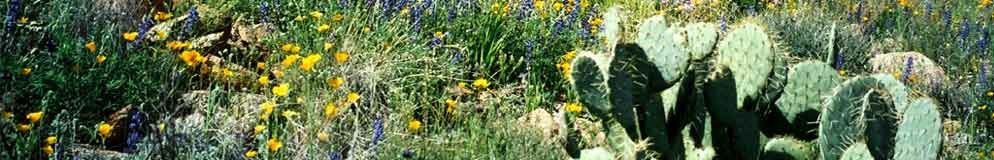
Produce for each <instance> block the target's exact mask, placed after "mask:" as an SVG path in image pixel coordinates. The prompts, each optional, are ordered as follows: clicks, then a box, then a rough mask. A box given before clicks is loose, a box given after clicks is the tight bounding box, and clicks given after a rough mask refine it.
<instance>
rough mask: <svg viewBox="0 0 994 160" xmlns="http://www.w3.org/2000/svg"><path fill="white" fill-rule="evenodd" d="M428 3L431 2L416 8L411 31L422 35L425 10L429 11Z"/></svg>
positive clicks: (412, 17) (412, 13) (412, 16)
mask: <svg viewBox="0 0 994 160" xmlns="http://www.w3.org/2000/svg"><path fill="white" fill-rule="evenodd" d="M428 3H431V2H426V3H424V4H422V5H421V6H418V7H414V10H412V11H411V17H410V18H411V20H410V21H411V31H413V32H414V33H421V17H422V15H423V14H424V10H425V9H427V7H428Z"/></svg>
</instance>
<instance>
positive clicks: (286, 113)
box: [283, 110, 300, 119]
mask: <svg viewBox="0 0 994 160" xmlns="http://www.w3.org/2000/svg"><path fill="white" fill-rule="evenodd" d="M297 116H300V113H297V112H294V111H291V110H286V111H283V117H284V118H286V119H293V118H294V117H297Z"/></svg>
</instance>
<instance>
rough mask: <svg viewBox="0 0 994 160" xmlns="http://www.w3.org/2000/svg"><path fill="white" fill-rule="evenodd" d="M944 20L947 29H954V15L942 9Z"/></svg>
mask: <svg viewBox="0 0 994 160" xmlns="http://www.w3.org/2000/svg"><path fill="white" fill-rule="evenodd" d="M942 10H943V11H942V20H943V21H945V22H946V29H947V30H950V29H952V25H953V13H952V11H949V9H942Z"/></svg>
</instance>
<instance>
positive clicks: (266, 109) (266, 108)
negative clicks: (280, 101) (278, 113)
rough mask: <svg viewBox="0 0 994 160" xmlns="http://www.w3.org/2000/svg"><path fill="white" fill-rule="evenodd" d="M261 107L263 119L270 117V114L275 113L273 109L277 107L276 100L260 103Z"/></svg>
mask: <svg viewBox="0 0 994 160" xmlns="http://www.w3.org/2000/svg"><path fill="white" fill-rule="evenodd" d="M259 108H261V111H260V112H261V113H260V115H259V116H261V117H262V119H268V118H269V115H270V114H273V109H274V108H276V102H274V101H266V102H265V103H262V104H261V105H259Z"/></svg>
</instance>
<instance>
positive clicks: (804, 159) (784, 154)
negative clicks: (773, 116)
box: [762, 137, 815, 160]
mask: <svg viewBox="0 0 994 160" xmlns="http://www.w3.org/2000/svg"><path fill="white" fill-rule="evenodd" d="M762 159H792V160H811V159H815V154H814V148H813V147H812V145H811V143H809V142H804V141H800V140H797V139H794V138H791V137H780V138H773V139H770V140H769V141H767V142H766V146H765V147H763V158H762Z"/></svg>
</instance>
